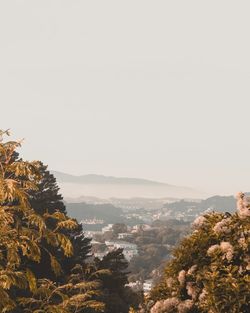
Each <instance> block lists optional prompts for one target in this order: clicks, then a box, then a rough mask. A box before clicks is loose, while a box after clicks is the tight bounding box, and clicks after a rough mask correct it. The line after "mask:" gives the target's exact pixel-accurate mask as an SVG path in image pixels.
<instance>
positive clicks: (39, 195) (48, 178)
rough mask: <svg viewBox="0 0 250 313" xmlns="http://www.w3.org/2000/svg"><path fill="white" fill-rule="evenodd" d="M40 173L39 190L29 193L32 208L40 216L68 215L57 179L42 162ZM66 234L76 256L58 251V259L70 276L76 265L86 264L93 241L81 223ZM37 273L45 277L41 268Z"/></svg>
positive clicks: (46, 260) (45, 257) (40, 163)
mask: <svg viewBox="0 0 250 313" xmlns="http://www.w3.org/2000/svg"><path fill="white" fill-rule="evenodd" d="M39 172H40V179H39V182H38V184H37V190H36V191H30V192H29V200H30V203H31V206H32V208H33V209H34V210H35V211H36V213H38V214H45V213H46V214H47V213H49V214H53V213H54V212H56V211H59V212H61V213H63V214H66V207H65V204H64V202H63V197H62V196H61V194H60V193H59V190H60V189H59V187H58V185H57V182H56V178H55V177H54V175H53V174H51V173H50V172H49V170H48V169H47V166H45V165H44V164H43V163H42V162H39ZM75 222H76V221H75ZM76 223H77V222H76ZM65 234H66V235H67V236H69V238H70V240H71V242H72V245H73V249H74V254H73V255H72V256H70V257H67V258H65V256H64V255H63V254H62V253H61V252H60V251H59V252H58V251H57V257H58V259H60V260H61V262H60V263H61V265H62V269H63V271H64V273H65V274H66V275H68V274H69V273H70V271H71V270H72V268H74V266H75V265H76V264H82V263H84V262H85V260H86V258H87V256H88V254H89V253H90V250H91V245H90V241H91V239H89V238H86V237H85V236H84V233H83V229H82V226H81V224H79V223H77V225H76V227H75V228H74V229H70V230H65ZM54 253H56V251H54ZM48 261H49V260H48V258H47V256H46V254H45V255H44V263H47V262H48ZM36 271H38V272H40V275H41V276H43V275H42V271H43V269H41V268H40V267H39V266H38V267H37V268H36ZM51 274H52V273H51Z"/></svg>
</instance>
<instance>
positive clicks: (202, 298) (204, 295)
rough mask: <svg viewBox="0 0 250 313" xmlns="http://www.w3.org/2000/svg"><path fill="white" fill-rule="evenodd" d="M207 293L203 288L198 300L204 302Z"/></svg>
mask: <svg viewBox="0 0 250 313" xmlns="http://www.w3.org/2000/svg"><path fill="white" fill-rule="evenodd" d="M207 295H208V293H207V291H206V289H205V288H203V289H202V292H201V294H200V295H199V300H200V301H201V302H204V301H205V299H206V297H207Z"/></svg>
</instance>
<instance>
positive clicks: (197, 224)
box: [192, 215, 206, 229]
mask: <svg viewBox="0 0 250 313" xmlns="http://www.w3.org/2000/svg"><path fill="white" fill-rule="evenodd" d="M205 221H206V218H205V217H204V216H202V215H201V216H198V217H196V219H195V220H194V222H193V225H192V226H193V228H194V229H199V228H201V226H202V225H203V224H204V222H205Z"/></svg>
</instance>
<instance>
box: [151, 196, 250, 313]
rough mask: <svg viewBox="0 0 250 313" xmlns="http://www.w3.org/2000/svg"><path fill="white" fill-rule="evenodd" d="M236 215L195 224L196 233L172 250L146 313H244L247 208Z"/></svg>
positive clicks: (248, 272) (248, 283)
mask: <svg viewBox="0 0 250 313" xmlns="http://www.w3.org/2000/svg"><path fill="white" fill-rule="evenodd" d="M240 197H241V200H240V201H243V200H242V199H243V197H244V196H242V195H241V196H240ZM242 212H244V214H242ZM242 212H241V211H240V212H238V213H234V214H232V215H231V214H229V213H226V214H222V213H211V214H207V215H205V216H203V217H199V218H198V219H197V220H196V221H195V223H194V227H195V228H196V229H195V230H194V231H193V233H192V234H191V235H190V236H187V237H186V238H184V240H183V241H182V242H181V243H180V245H179V246H178V247H177V248H176V249H175V251H174V254H173V259H172V260H171V261H170V262H168V263H167V266H166V269H165V275H164V278H163V279H162V282H161V283H160V284H159V285H158V286H156V287H155V288H154V290H153V291H152V292H151V296H150V300H151V302H150V301H149V302H148V306H149V307H151V310H150V312H151V313H160V312H162V313H163V312H204V313H205V312H209V313H221V312H230V313H231V312H232V313H243V312H244V313H247V312H249V311H250V293H249V290H250V217H249V215H250V214H249V205H248V204H245V206H244V208H243V211H242ZM152 300H153V302H152ZM145 311H149V308H147V309H146V310H145Z"/></svg>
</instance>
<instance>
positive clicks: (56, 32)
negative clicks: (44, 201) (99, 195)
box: [0, 0, 250, 194]
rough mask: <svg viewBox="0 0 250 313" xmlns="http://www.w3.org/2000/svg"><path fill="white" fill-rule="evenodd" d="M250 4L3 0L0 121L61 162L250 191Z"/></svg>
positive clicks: (29, 152)
mask: <svg viewBox="0 0 250 313" xmlns="http://www.w3.org/2000/svg"><path fill="white" fill-rule="evenodd" d="M249 10H250V2H249V1H248V0H247V1H244V0H241V1H236V0H235V1H232V0H225V1H224V0H210V1H201V0H196V1H194V0H190V1H186V0H174V1H170V0H163V1H160V0H154V1H148V0H127V1H119V0H112V1H111V0H106V1H103V0H98V1H97V0H91V1H84V0H79V1H77V0H70V1H69V0H67V1H65V0H35V1H34V0H25V1H22V0H19V1H15V0H13V1H0V38H1V40H0V69H1V70H0V86H1V92H0V108H1V115H0V121H1V126H0V128H1V129H7V128H10V129H11V132H12V134H13V138H25V141H24V145H23V147H22V150H21V151H20V152H21V154H22V156H23V157H24V158H25V159H28V160H33V159H35V160H36V159H39V160H42V161H43V162H44V163H45V164H48V165H49V168H50V169H53V170H58V171H63V172H67V173H71V174H78V175H80V174H89V173H95V174H104V175H112V176H125V177H140V178H147V179H153V180H158V181H162V182H167V183H170V184H175V185H181V186H189V187H193V188H196V189H198V190H202V191H206V192H211V193H221V194H230V193H236V192H237V191H239V190H243V191H247V190H248V191H250V145H249V129H250V89H249V86H250V41H249V29H250V19H249Z"/></svg>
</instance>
